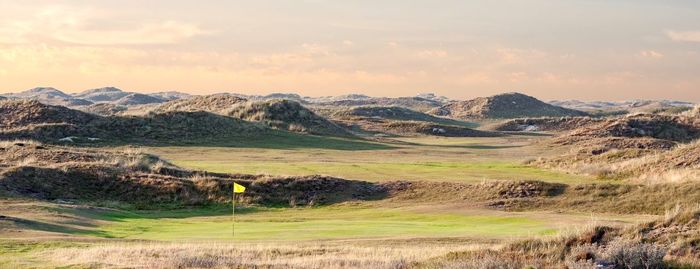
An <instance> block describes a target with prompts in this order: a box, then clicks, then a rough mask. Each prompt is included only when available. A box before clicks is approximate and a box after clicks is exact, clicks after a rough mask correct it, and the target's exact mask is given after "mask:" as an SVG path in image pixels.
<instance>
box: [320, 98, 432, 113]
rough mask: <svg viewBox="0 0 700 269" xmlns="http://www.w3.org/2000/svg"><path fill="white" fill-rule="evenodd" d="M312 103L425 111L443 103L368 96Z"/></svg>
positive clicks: (326, 105) (323, 105)
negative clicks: (393, 107)
mask: <svg viewBox="0 0 700 269" xmlns="http://www.w3.org/2000/svg"><path fill="white" fill-rule="evenodd" d="M313 104H314V105H315V106H321V107H352V106H397V107H403V108H408V109H411V110H415V111H421V112H425V111H429V110H431V109H434V108H436V107H439V106H441V105H442V104H443V103H442V102H440V101H436V100H430V99H425V98H421V97H397V98H389V97H369V98H355V99H345V100H335V101H319V102H314V103H313Z"/></svg>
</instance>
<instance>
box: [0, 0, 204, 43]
mask: <svg viewBox="0 0 700 269" xmlns="http://www.w3.org/2000/svg"><path fill="white" fill-rule="evenodd" d="M110 15H111V14H110V13H109V12H106V11H103V10H94V9H85V8H72V7H64V6H49V7H45V8H43V9H40V10H38V11H37V12H36V13H34V14H32V15H30V16H27V17H22V18H17V19H5V20H1V21H0V43H3V44H30V43H45V42H54V43H55V42H61V43H68V44H77V45H150V44H175V43H179V42H182V41H185V40H187V39H190V38H193V37H196V36H199V35H205V34H209V33H211V32H212V31H208V30H205V29H202V28H200V27H199V26H198V25H195V24H191V23H186V22H178V21H173V20H165V21H143V22H135V23H133V24H128V25H120V27H117V28H114V27H107V26H104V25H100V22H104V21H106V20H114V21H119V20H118V18H114V16H110Z"/></svg>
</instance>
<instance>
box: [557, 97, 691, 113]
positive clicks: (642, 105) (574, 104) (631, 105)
mask: <svg viewBox="0 0 700 269" xmlns="http://www.w3.org/2000/svg"><path fill="white" fill-rule="evenodd" d="M549 103H550V104H552V105H556V106H561V107H565V108H570V109H576V110H582V111H588V112H599V111H600V112H613V111H622V112H625V113H638V112H646V113H649V112H655V111H665V110H670V109H677V108H690V107H693V106H695V104H694V103H691V102H684V101H673V100H632V101H619V102H610V101H605V102H603V101H579V100H565V101H551V102H549Z"/></svg>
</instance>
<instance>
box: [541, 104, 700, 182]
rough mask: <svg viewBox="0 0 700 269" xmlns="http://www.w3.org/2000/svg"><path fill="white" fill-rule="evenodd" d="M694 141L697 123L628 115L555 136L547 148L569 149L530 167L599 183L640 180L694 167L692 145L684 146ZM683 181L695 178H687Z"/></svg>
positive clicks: (698, 131) (698, 135) (699, 129)
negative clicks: (569, 173) (568, 172)
mask: <svg viewBox="0 0 700 269" xmlns="http://www.w3.org/2000/svg"><path fill="white" fill-rule="evenodd" d="M699 138H700V120H699V119H697V118H693V117H686V116H671V115H656V114H638V115H629V116H626V117H621V118H614V119H604V120H598V121H597V122H592V123H589V124H586V125H583V126H581V127H579V128H576V129H574V130H572V131H570V132H568V133H564V134H562V135H559V136H557V137H555V138H554V139H552V140H551V141H548V142H547V143H548V144H550V145H552V146H554V147H560V146H570V147H571V150H570V151H569V152H568V153H566V154H562V155H559V156H553V157H550V158H545V159H540V160H538V161H536V162H534V164H536V165H541V166H544V167H550V168H551V167H555V168H561V169H566V170H574V171H577V172H581V173H585V174H591V175H596V176H598V177H602V178H630V177H636V178H635V179H636V180H641V179H642V178H640V177H639V176H641V175H642V174H643V173H651V174H653V173H652V172H659V173H671V172H680V171H678V169H685V168H688V167H695V166H693V165H694V164H695V163H696V161H697V160H696V157H695V154H696V153H697V152H696V151H695V150H693V149H694V148H695V146H688V145H684V144H686V143H690V142H691V141H694V140H696V139H699ZM692 145H695V144H692ZM681 149H682V150H681ZM659 160H661V161H659ZM671 168H673V169H671ZM645 171H646V172H645ZM658 175H659V174H656V175H655V176H658ZM679 175H680V174H679ZM685 178H686V179H691V178H697V177H696V176H690V175H687V174H686V175H685ZM655 180H657V181H658V179H655Z"/></svg>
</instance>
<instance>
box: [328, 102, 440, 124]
mask: <svg viewBox="0 0 700 269" xmlns="http://www.w3.org/2000/svg"><path fill="white" fill-rule="evenodd" d="M331 117H333V118H339V119H348V118H353V117H364V118H378V119H389V120H404V121H427V122H451V121H450V120H447V119H442V118H438V117H435V116H432V115H428V114H425V113H422V112H418V111H414V110H410V109H408V108H403V107H397V106H389V107H386V106H360V107H352V108H347V109H342V110H339V111H335V112H334V113H333V114H332V115H331Z"/></svg>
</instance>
